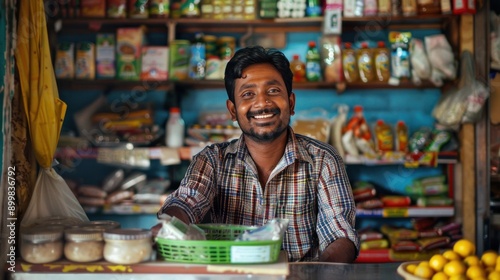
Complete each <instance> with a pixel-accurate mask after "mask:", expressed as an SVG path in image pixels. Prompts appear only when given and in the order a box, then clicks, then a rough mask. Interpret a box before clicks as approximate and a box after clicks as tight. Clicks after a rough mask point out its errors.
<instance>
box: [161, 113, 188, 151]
mask: <svg viewBox="0 0 500 280" xmlns="http://www.w3.org/2000/svg"><path fill="white" fill-rule="evenodd" d="M184 129H185V124H184V120H183V119H182V117H181V110H180V108H178V107H172V108H170V115H169V117H168V120H167V125H166V131H165V133H166V134H167V135H166V137H165V144H166V145H167V147H169V148H179V147H182V146H183V145H184Z"/></svg>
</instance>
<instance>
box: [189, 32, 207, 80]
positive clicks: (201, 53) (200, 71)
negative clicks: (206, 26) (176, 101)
mask: <svg viewBox="0 0 500 280" xmlns="http://www.w3.org/2000/svg"><path fill="white" fill-rule="evenodd" d="M190 50H191V51H190V53H191V56H190V58H189V78H191V79H194V80H201V79H204V78H205V70H206V57H205V43H204V42H203V34H202V33H198V34H196V36H195V40H194V41H193V42H192V43H191V47H190Z"/></svg>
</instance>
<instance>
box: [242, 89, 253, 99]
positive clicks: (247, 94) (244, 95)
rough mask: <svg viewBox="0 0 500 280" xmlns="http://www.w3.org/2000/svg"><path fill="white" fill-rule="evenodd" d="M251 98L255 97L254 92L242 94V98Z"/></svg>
mask: <svg viewBox="0 0 500 280" xmlns="http://www.w3.org/2000/svg"><path fill="white" fill-rule="evenodd" d="M251 96H253V92H251V91H246V92H243V93H242V94H241V97H246V98H248V97H251Z"/></svg>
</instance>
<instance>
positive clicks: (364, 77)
mask: <svg viewBox="0 0 500 280" xmlns="http://www.w3.org/2000/svg"><path fill="white" fill-rule="evenodd" d="M357 61H358V68H359V77H360V78H361V81H363V82H364V83H367V82H371V81H373V78H374V76H375V72H374V71H373V55H372V50H371V49H369V48H368V43H366V42H363V43H361V48H360V49H359V50H358V57H357Z"/></svg>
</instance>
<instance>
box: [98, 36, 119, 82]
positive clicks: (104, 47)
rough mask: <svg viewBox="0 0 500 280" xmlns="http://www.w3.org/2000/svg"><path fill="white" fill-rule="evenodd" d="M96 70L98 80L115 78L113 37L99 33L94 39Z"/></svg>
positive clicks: (114, 45)
mask: <svg viewBox="0 0 500 280" xmlns="http://www.w3.org/2000/svg"><path fill="white" fill-rule="evenodd" d="M96 42H97V43H96V66H97V67H96V69H97V73H96V74H97V78H98V79H106V78H108V79H112V78H115V77H116V66H115V47H116V41H115V35H114V34H105V33H99V34H97V38H96Z"/></svg>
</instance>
